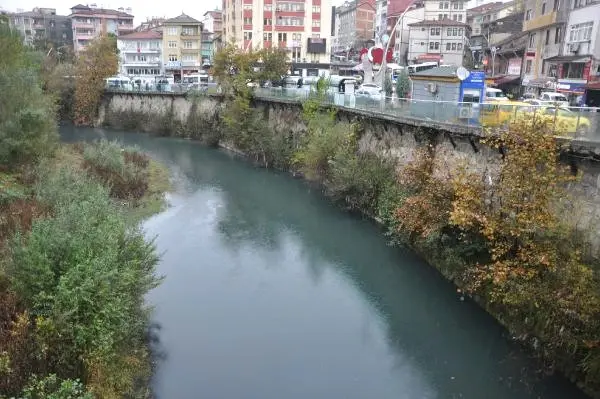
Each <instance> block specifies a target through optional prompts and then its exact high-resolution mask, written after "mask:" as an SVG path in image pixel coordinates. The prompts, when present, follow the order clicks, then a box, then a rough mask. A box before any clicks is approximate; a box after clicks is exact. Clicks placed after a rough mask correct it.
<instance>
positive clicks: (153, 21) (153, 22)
mask: <svg viewBox="0 0 600 399" xmlns="http://www.w3.org/2000/svg"><path fill="white" fill-rule="evenodd" d="M165 20H166V18H165V17H152V18H146V21H145V22H142V23H141V24H139V25H138V26H137V27H136V28H135V31H136V32H144V31H147V30H151V29H157V28H160V27H161V26H162V24H163V23H164V22H165Z"/></svg>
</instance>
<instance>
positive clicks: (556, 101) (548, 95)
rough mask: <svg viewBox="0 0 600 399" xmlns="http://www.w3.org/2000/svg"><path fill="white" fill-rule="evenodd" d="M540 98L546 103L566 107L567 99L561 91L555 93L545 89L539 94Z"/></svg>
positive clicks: (567, 104)
mask: <svg viewBox="0 0 600 399" xmlns="http://www.w3.org/2000/svg"><path fill="white" fill-rule="evenodd" d="M540 100H542V101H543V102H544V103H546V104H551V105H555V106H559V107H568V106H569V100H568V99H567V97H565V95H564V94H562V93H557V92H554V91H547V92H545V93H542V95H541V96H540Z"/></svg>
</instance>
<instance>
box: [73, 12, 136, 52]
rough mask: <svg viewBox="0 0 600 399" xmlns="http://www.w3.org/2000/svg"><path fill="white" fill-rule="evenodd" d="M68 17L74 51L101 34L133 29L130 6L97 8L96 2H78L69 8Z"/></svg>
mask: <svg viewBox="0 0 600 399" xmlns="http://www.w3.org/2000/svg"><path fill="white" fill-rule="evenodd" d="M69 18H70V19H71V24H72V27H73V49H74V50H75V52H79V51H82V50H84V49H85V47H86V46H87V44H88V43H89V42H90V40H93V39H95V38H96V37H98V36H100V35H101V34H107V33H112V34H114V35H116V36H120V35H125V34H127V33H131V32H133V31H134V26H133V15H132V14H131V8H127V9H124V8H119V9H118V10H112V9H108V8H98V7H97V6H96V4H91V5H89V6H87V5H82V4H78V5H76V6H74V7H72V8H71V15H69Z"/></svg>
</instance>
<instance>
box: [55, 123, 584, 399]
mask: <svg viewBox="0 0 600 399" xmlns="http://www.w3.org/2000/svg"><path fill="white" fill-rule="evenodd" d="M84 135H85V138H86V139H91V138H94V137H97V136H100V135H103V136H105V137H108V138H119V139H120V140H122V141H124V142H125V143H128V144H137V145H139V146H140V147H141V148H143V149H144V150H146V151H148V152H150V153H151V154H152V155H153V156H155V157H157V158H158V159H160V160H162V161H164V162H166V163H167V164H168V165H169V166H170V168H171V170H172V172H173V175H174V177H175V181H176V187H177V192H176V193H175V194H174V197H173V207H172V208H170V209H169V210H167V211H166V212H164V213H162V214H160V215H157V216H156V217H155V218H152V219H151V220H149V221H148V223H147V224H146V228H147V230H148V232H149V234H158V238H157V245H158V247H159V249H161V250H164V251H166V252H165V254H164V257H163V260H162V262H161V266H160V267H161V270H160V271H161V273H163V274H165V275H166V276H167V278H166V280H165V282H164V284H163V285H162V286H161V287H159V288H158V289H156V290H155V291H154V292H153V293H152V295H151V298H150V299H151V300H152V302H153V303H155V304H156V314H155V319H156V320H157V322H159V323H160V324H161V325H162V326H163V329H162V330H161V331H160V339H161V344H162V346H163V347H164V349H165V350H166V351H167V355H168V356H167V358H166V359H165V360H164V362H162V363H161V365H160V367H159V370H158V372H157V376H156V391H157V394H158V396H159V397H163V398H188V397H199V396H203V397H211V398H212V397H215V398H217V397H219V398H221V397H222V398H267V397H279V398H303V399H304V398H308V397H312V398H382V399H383V398H537V397H544V398H550V399H552V398H564V397H569V398H577V397H579V395H580V394H579V392H578V391H576V390H574V388H572V387H571V386H570V385H567V384H565V383H564V382H563V381H562V380H561V379H545V380H540V379H538V378H535V377H534V376H532V375H531V374H532V373H533V371H534V370H535V366H534V365H533V363H532V362H530V361H528V360H527V359H526V358H525V357H524V356H523V355H522V353H521V352H520V351H519V349H518V348H516V347H514V346H512V345H511V344H509V343H508V342H507V341H506V339H505V338H504V337H503V336H502V330H501V329H500V328H499V327H498V326H497V325H496V324H495V323H494V322H493V321H492V320H491V319H490V317H488V316H487V315H486V314H484V313H483V312H482V311H481V310H480V309H479V308H477V307H476V306H475V305H473V304H471V303H468V302H460V301H459V300H458V298H457V296H456V294H455V291H454V289H453V287H452V286H451V285H450V284H448V283H447V282H445V281H444V280H443V279H442V278H440V277H439V275H438V274H437V272H435V271H434V270H433V269H432V268H431V267H429V266H427V265H425V264H424V263H423V262H422V261H420V260H419V259H417V258H416V257H414V256H413V255H412V254H411V253H410V252H409V251H403V250H398V249H393V248H389V247H388V246H386V243H385V241H384V239H383V238H381V235H380V234H379V232H378V231H377V229H376V227H374V226H373V225H372V224H370V223H368V222H363V221H359V220H356V219H353V218H351V217H349V216H348V215H346V214H344V213H342V212H340V211H338V210H337V209H335V207H333V206H332V205H330V204H328V203H327V202H326V201H325V200H323V199H322V198H321V196H320V195H316V194H315V193H312V192H311V190H310V189H309V188H307V187H306V185H304V184H302V182H299V181H294V180H293V179H290V178H289V177H288V176H284V175H278V174H275V173H272V172H269V171H265V170H260V169H255V168H252V167H251V166H249V165H248V164H246V163H244V162H240V161H239V160H236V159H234V158H233V157H232V156H230V155H228V154H227V153H222V152H218V151H215V150H209V149H205V148H202V147H200V146H198V145H196V144H194V143H190V142H186V141H179V140H172V139H151V138H148V137H147V136H143V135H134V134H126V133H113V132H104V131H96V132H91V131H87V130H79V131H71V132H69V131H65V132H64V137H65V138H66V139H70V140H75V139H80V138H82V137H84Z"/></svg>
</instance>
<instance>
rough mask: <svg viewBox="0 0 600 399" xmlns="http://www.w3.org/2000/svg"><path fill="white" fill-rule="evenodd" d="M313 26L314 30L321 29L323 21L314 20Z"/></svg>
mask: <svg viewBox="0 0 600 399" xmlns="http://www.w3.org/2000/svg"><path fill="white" fill-rule="evenodd" d="M312 26H313V28H320V27H321V21H320V20H318V19H313V21H312Z"/></svg>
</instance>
